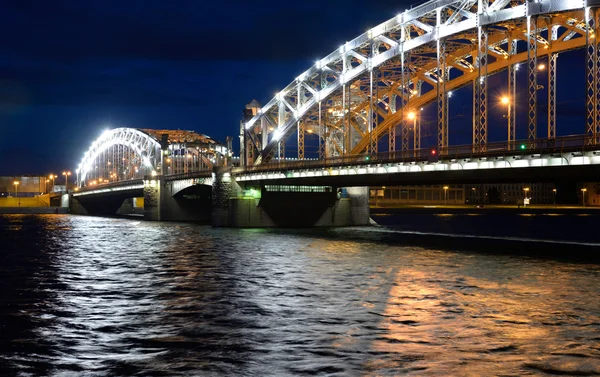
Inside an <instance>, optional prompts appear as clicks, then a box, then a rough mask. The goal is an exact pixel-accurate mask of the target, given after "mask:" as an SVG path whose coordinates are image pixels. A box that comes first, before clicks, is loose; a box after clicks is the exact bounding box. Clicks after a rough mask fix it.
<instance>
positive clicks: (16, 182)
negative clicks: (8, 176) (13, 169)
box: [13, 181, 21, 207]
mask: <svg viewBox="0 0 600 377" xmlns="http://www.w3.org/2000/svg"><path fill="white" fill-rule="evenodd" d="M13 185H15V198H17V201H18V202H19V207H20V206H21V199H20V198H19V181H14V182H13Z"/></svg>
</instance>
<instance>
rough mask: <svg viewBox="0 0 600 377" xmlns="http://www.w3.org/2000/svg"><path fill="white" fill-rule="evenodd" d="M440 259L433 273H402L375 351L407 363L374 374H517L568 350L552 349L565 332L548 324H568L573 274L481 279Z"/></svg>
mask: <svg viewBox="0 0 600 377" xmlns="http://www.w3.org/2000/svg"><path fill="white" fill-rule="evenodd" d="M435 257H436V258H437V259H438V263H436V267H435V268H429V267H428V266H417V267H412V266H410V267H409V266H407V267H405V268H400V269H399V270H398V271H397V272H396V275H395V276H394V277H393V279H394V284H393V286H392V287H391V289H390V291H389V298H388V300H387V304H386V306H385V309H384V310H383V312H382V316H383V320H382V321H381V323H380V325H379V327H380V328H381V329H383V330H385V333H384V334H382V335H381V336H380V337H379V338H378V339H376V340H375V341H373V343H372V348H373V351H375V352H385V353H392V354H395V355H396V356H392V357H390V358H391V359H395V360H404V362H403V363H400V364H396V363H395V362H392V363H386V362H384V361H382V360H377V361H374V362H373V363H371V364H369V368H372V369H374V370H380V369H381V370H386V369H388V368H392V369H395V370H397V368H400V369H401V370H403V371H404V372H410V371H416V370H419V368H420V366H424V365H425V363H423V365H421V364H422V362H421V360H428V361H427V363H426V364H427V370H429V371H431V372H426V371H425V370H424V371H423V372H422V373H419V375H432V376H433V375H439V376H442V375H461V376H465V375H473V376H483V375H492V374H495V373H494V372H495V369H494V368H495V367H494V365H495V364H502V365H503V367H502V369H503V370H514V371H518V370H520V368H522V365H523V363H525V362H526V361H527V360H530V361H531V360H537V359H541V358H544V357H545V356H547V354H548V353H550V352H554V351H556V349H557V348H560V347H562V346H563V345H560V344H556V342H555V341H554V338H555V336H556V332H557V331H561V330H560V329H559V328H556V327H554V326H548V324H549V323H557V324H560V323H561V321H565V320H566V317H568V315H569V314H568V313H564V312H562V309H561V304H562V303H565V302H568V301H569V300H576V298H575V297H569V293H568V292H569V291H571V290H572V288H573V287H576V285H575V284H577V282H576V281H569V280H568V276H569V274H568V273H564V272H562V271H553V273H552V274H546V273H545V272H544V271H539V270H538V271H529V270H527V269H525V268H523V269H521V268H520V267H519V266H511V271H512V272H513V273H514V272H515V271H516V272H518V274H516V275H513V276H507V275H504V274H503V272H502V271H501V270H500V269H498V270H496V271H491V272H492V274H485V273H484V274H482V272H481V270H479V269H478V268H477V266H469V267H467V266H468V265H466V264H463V263H461V266H460V267H458V268H457V266H456V265H453V263H452V261H451V260H445V259H447V258H444V255H441V253H438V254H437V255H435ZM468 258H469V257H468V256H467V257H466V258H465V259H468ZM487 267H490V266H486V268H487ZM492 268H493V266H492ZM567 306H568V305H567ZM563 331H564V330H563ZM432 360H436V362H435V366H433V365H432V362H431V361H432ZM402 368H404V369H402ZM465 370H468V373H467V374H465Z"/></svg>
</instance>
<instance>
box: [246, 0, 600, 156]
mask: <svg viewBox="0 0 600 377" xmlns="http://www.w3.org/2000/svg"><path fill="white" fill-rule="evenodd" d="M588 4H589V6H592V5H595V3H593V2H592V0H587V1H586V0H583V1H580V0H577V1H574V0H537V1H525V0H496V1H492V2H488V1H486V0H483V1H482V0H433V1H429V2H427V3H424V4H422V5H419V6H417V7H415V8H412V9H410V10H407V11H405V12H403V13H402V14H400V15H398V16H397V17H394V18H392V19H390V20H388V21H386V22H384V23H382V24H381V25H378V26H376V27H375V28H373V29H371V30H369V31H368V32H367V33H364V34H362V35H360V36H358V37H357V38H355V39H353V40H351V41H349V42H347V43H345V44H344V45H342V46H340V48H338V49H336V50H335V51H333V52H332V53H331V54H329V55H328V56H326V57H324V58H322V59H319V60H318V61H317V62H316V63H315V65H313V66H312V67H311V68H310V69H308V70H307V71H306V72H304V73H302V74H301V75H300V76H298V77H297V78H296V80H294V81H293V82H292V83H291V84H290V85H288V86H287V87H286V88H284V89H283V90H281V91H280V92H279V93H278V94H277V95H276V96H275V98H273V99H272V100H271V101H269V102H268V103H267V104H266V105H265V106H263V107H262V108H261V109H260V110H259V111H258V113H257V114H256V116H254V117H253V118H252V119H250V120H249V121H247V122H246V123H245V129H246V132H247V133H248V135H249V136H248V137H249V138H250V139H251V140H253V141H254V142H253V143H252V144H251V145H252V146H253V148H255V151H254V152H255V153H256V156H257V158H256V159H255V164H261V163H265V162H268V161H269V160H270V159H272V158H273V157H279V158H283V157H284V153H283V148H282V145H283V142H284V141H285V140H286V139H287V138H288V137H289V136H290V135H291V134H292V133H293V131H294V130H297V129H298V121H301V122H302V123H303V124H304V127H305V128H304V129H305V130H311V129H312V130H315V129H317V128H318V130H319V136H320V140H322V142H320V144H319V158H325V157H328V156H340V155H344V154H361V153H373V151H374V150H375V148H376V146H377V142H378V140H379V139H381V138H383V137H385V136H387V137H388V139H389V141H388V148H389V150H390V152H394V151H395V150H396V140H395V138H396V129H397V127H398V126H400V128H401V130H402V146H401V148H402V149H403V151H404V148H408V147H407V146H408V144H409V137H408V134H405V133H404V132H405V131H408V130H409V129H410V128H411V127H413V125H410V124H409V123H411V122H409V120H407V112H408V111H416V110H417V109H419V108H421V107H422V106H425V105H427V104H429V103H432V102H437V104H438V110H439V111H438V114H437V124H438V132H437V134H438V137H437V141H436V144H437V145H438V146H439V147H440V148H443V147H444V146H445V145H446V146H447V144H448V136H447V131H448V118H449V117H448V113H447V109H448V101H447V92H448V91H450V90H455V89H458V88H460V87H462V86H465V85H468V84H469V83H470V82H473V83H474V84H473V85H474V102H475V104H474V107H473V113H474V114H473V119H474V121H473V145H474V149H475V150H485V148H486V144H487V135H488V132H487V131H488V130H487V127H488V120H487V112H488V101H489V98H488V94H487V91H488V87H487V78H488V76H489V75H491V74H494V73H496V72H499V71H502V70H505V69H508V70H509V71H510V72H509V73H510V74H509V76H510V77H512V78H513V80H512V81H511V82H512V83H513V84H514V82H515V80H514V75H515V70H516V68H514V67H516V66H515V64H517V63H519V62H522V63H525V64H526V66H527V76H528V79H527V95H526V96H525V95H524V96H523V100H525V98H527V114H528V115H527V135H528V139H529V140H530V141H532V142H533V141H535V138H536V136H537V135H536V132H537V130H536V127H537V125H536V121H537V117H536V115H537V114H536V111H537V94H536V91H537V89H538V85H537V78H536V75H537V57H538V55H539V54H542V55H549V57H550V60H549V70H550V71H552V69H554V71H552V72H549V73H555V67H553V66H552V64H553V63H555V62H556V60H555V58H553V56H555V55H553V54H558V53H560V52H561V51H567V50H571V49H574V48H581V47H584V46H586V44H587V47H588V48H587V50H588V63H589V64H588V66H587V68H588V75H587V79H588V95H587V97H588V102H586V104H587V111H588V123H587V132H588V133H590V134H593V135H598V136H599V137H600V129H598V125H599V124H600V122H599V121H598V115H597V114H600V111H599V110H600V109H599V108H598V106H599V105H600V101H598V94H599V93H600V86H599V84H600V80H598V78H597V77H598V69H597V68H596V67H597V64H598V54H597V43H596V42H595V38H593V36H594V35H595V34H592V33H591V32H590V33H588V30H590V27H591V28H592V29H594V30H595V28H596V24H597V23H594V20H595V18H594V17H596V12H595V11H594V12H589V13H590V14H591V13H593V17H586V14H588V13H586V12H585V11H584V10H585V9H586V7H587V6H588ZM592 18H594V20H592ZM544 35H548V37H547V38H544V37H543V36H544ZM590 35H591V37H590ZM549 40H550V41H551V42H552V43H549ZM592 40H593V41H592ZM586 41H591V42H589V43H586ZM517 44H519V45H520V46H523V47H524V46H527V49H526V51H524V50H525V49H524V48H521V49H520V50H517V49H516V47H515V46H516V45H517ZM590 64H591V65H590ZM444 66H445V67H447V69H444ZM511 66H512V67H513V68H510V67H511ZM444 76H447V77H444ZM549 76H550V78H552V79H553V80H554V81H555V79H556V76H555V74H549ZM590 80H591V81H590ZM509 81H510V80H509ZM419 82H423V83H426V84H428V85H427V86H426V89H425V92H423V93H420V94H419V95H418V96H415V95H413V91H414V90H416V86H417V83H419ZM424 88H425V86H424ZM555 88H556V86H555V84H551V83H549V89H552V95H553V96H555V95H556V93H555V90H556V89H555ZM524 89H525V88H523V91H525V90H524ZM509 93H510V103H511V104H512V106H511V109H510V110H511V111H510V112H509V115H508V117H509V118H510V121H511V122H513V123H511V124H510V125H509V130H508V132H507V133H508V138H509V140H510V139H511V138H512V139H513V140H514V137H515V136H514V135H515V123H514V121H515V118H516V117H515V116H514V115H515V108H516V107H517V106H516V104H517V103H516V98H517V93H516V91H514V89H511V88H509ZM513 93H514V94H513ZM409 99H410V100H409ZM549 99H550V97H549ZM590 101H591V102H590ZM553 103H554V102H553V101H550V103H549V105H550V106H549V109H550V108H552V109H553V111H554V112H555V111H556V110H555V107H554V106H553ZM523 110H525V109H523ZM419 118H420V117H419ZM550 118H551V119H550V120H551V122H549V134H551V135H555V134H556V116H555V115H554V116H552V117H550ZM262 119H267V120H266V123H268V124H269V125H270V127H268V130H267V129H265V128H264V126H263V123H262V122H263V121H262ZM259 120H260V122H259ZM273 125H275V127H274V126H273ZM261 133H262V137H261V135H260V134H261ZM596 140H598V139H596ZM414 144H415V141H414V140H413V147H415V145H414ZM321 146H323V147H321ZM246 153H248V152H246ZM300 155H301V153H300V151H299V156H300Z"/></svg>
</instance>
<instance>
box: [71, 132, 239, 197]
mask: <svg viewBox="0 0 600 377" xmlns="http://www.w3.org/2000/svg"><path fill="white" fill-rule="evenodd" d="M230 156H231V153H230V150H229V149H228V148H227V147H226V146H223V145H221V144H220V143H218V142H216V141H215V140H213V139H211V138H210V137H208V136H206V135H201V134H198V133H196V132H192V131H181V130H150V129H135V128H115V129H112V130H107V131H105V132H104V133H102V135H101V136H100V137H98V138H97V139H96V140H94V142H93V143H92V144H91V146H90V148H89V149H88V150H87V151H86V152H85V154H84V156H83V159H82V160H81V163H80V164H79V166H78V168H77V182H78V186H79V187H85V186H96V185H99V184H108V183H115V182H121V181H130V180H140V179H143V178H144V176H153V175H164V176H168V175H170V176H175V175H182V174H190V173H196V172H209V171H212V168H213V166H219V165H222V164H223V162H224V161H225V159H226V158H227V157H230Z"/></svg>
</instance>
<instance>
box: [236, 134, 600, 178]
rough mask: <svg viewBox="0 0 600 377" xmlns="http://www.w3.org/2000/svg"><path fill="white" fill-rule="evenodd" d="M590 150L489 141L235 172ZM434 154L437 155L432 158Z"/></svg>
mask: <svg viewBox="0 0 600 377" xmlns="http://www.w3.org/2000/svg"><path fill="white" fill-rule="evenodd" d="M591 150H600V140H598V141H597V143H596V144H594V138H593V137H592V136H587V135H570V136H561V137H557V138H552V139H548V138H547V139H537V140H535V141H529V140H518V141H515V142H511V143H509V142H506V141H505V142H492V143H488V144H487V145H486V146H485V147H484V148H481V149H477V148H476V147H475V146H473V145H471V144H469V145H459V146H450V147H448V148H447V150H446V151H440V150H438V149H437V148H436V149H433V151H435V152H432V149H431V148H421V149H413V150H408V151H394V152H382V153H377V154H373V155H369V154H360V155H348V156H338V157H329V158H327V159H324V160H295V161H281V160H276V161H274V162H270V163H268V164H262V165H257V166H251V167H246V168H242V167H239V168H234V169H233V172H234V173H238V174H239V173H252V172H267V171H280V170H282V169H303V168H307V169H308V168H318V167H332V166H347V165H357V166H359V165H372V164H377V163H399V162H403V163H410V162H423V161H429V160H431V159H432V158H433V159H435V160H438V159H439V160H441V161H449V160H452V159H465V158H490V157H507V156H527V155H533V154H553V153H567V152H585V151H591ZM432 153H434V154H435V155H437V156H435V155H434V156H432V155H431V154H432Z"/></svg>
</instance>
